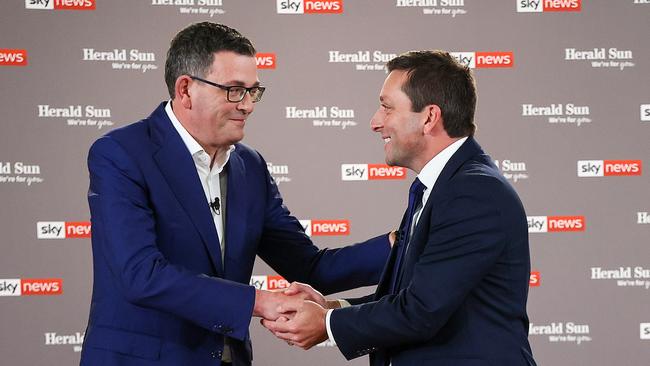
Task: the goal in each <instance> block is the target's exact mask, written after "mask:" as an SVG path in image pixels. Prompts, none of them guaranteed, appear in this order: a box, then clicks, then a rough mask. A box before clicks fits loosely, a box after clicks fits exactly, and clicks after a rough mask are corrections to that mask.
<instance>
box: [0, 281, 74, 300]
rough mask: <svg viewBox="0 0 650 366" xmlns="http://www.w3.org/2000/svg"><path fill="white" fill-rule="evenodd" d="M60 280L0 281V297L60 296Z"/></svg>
mask: <svg viewBox="0 0 650 366" xmlns="http://www.w3.org/2000/svg"><path fill="white" fill-rule="evenodd" d="M62 293H63V280H62V279H60V278H23V279H20V278H15V279H13V278H12V279H0V296H31V295H61V294H62Z"/></svg>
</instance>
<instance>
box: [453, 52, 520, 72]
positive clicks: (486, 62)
mask: <svg viewBox="0 0 650 366" xmlns="http://www.w3.org/2000/svg"><path fill="white" fill-rule="evenodd" d="M449 54H450V55H451V56H452V57H454V58H455V59H456V60H458V62H460V63H461V64H463V65H465V66H467V67H469V68H470V69H489V68H511V67H514V66H515V56H514V53H513V52H512V51H506V52H501V51H496V52H449Z"/></svg>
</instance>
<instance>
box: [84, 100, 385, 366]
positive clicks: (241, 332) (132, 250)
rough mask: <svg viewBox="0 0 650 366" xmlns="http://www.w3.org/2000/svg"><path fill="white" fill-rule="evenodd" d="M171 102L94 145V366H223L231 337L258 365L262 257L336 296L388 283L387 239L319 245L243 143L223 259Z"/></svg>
mask: <svg viewBox="0 0 650 366" xmlns="http://www.w3.org/2000/svg"><path fill="white" fill-rule="evenodd" d="M164 106H165V103H162V104H161V105H160V106H159V107H158V108H157V109H156V110H155V111H154V112H153V113H152V114H151V116H149V117H148V118H146V119H144V120H142V121H140V122H137V123H134V124H132V125H129V126H126V127H124V128H120V129H117V130H114V131H112V132H110V133H109V134H107V135H106V136H104V137H102V138H100V139H98V140H97V141H96V142H95V143H94V144H93V145H92V147H91V148H90V153H89V156H88V167H89V171H90V189H89V192H88V201H89V205H90V212H91V221H92V227H93V234H92V247H93V266H94V283H93V294H92V304H91V309H90V319H89V323H88V328H87V331H86V336H85V342H84V346H83V351H82V355H81V364H82V365H92V366H97V365H175V366H177V365H218V364H219V360H220V358H221V354H222V351H223V339H224V336H228V337H230V338H231V339H232V346H231V348H232V351H233V359H234V361H235V363H236V364H237V365H249V364H250V363H251V359H252V352H251V346H250V341H249V333H248V327H249V323H250V321H251V314H252V309H253V304H254V300H255V290H254V288H253V287H251V286H249V280H250V277H251V273H252V270H253V263H254V261H255V256H256V255H259V256H260V257H261V258H262V259H263V260H264V261H265V262H266V263H268V264H269V265H270V266H271V267H272V268H273V269H275V270H276V271H277V272H278V273H280V274H281V275H283V276H284V277H285V278H286V279H287V280H289V281H294V280H297V281H302V282H307V283H310V284H312V285H313V286H314V287H315V288H317V289H319V290H321V291H322V292H324V293H332V292H338V291H342V290H346V289H350V288H354V287H359V286H365V285H372V284H376V283H377V281H378V279H379V276H380V274H381V270H382V268H383V266H384V264H385V262H386V258H387V256H388V254H389V245H388V240H387V236H386V235H383V236H381V237H377V238H374V239H371V240H369V241H367V242H365V243H361V244H358V245H355V246H351V247H346V248H344V249H337V250H319V249H318V248H317V247H315V246H314V245H313V244H312V242H311V241H310V239H309V238H308V237H307V236H306V235H305V233H304V230H303V229H302V226H301V225H300V223H299V222H298V220H297V219H296V218H295V217H293V216H291V214H290V213H289V211H288V210H287V208H286V207H285V206H284V205H283V203H282V197H281V196H280V193H279V192H278V189H277V186H276V185H275V183H274V181H273V179H272V178H271V177H270V175H269V172H268V169H267V166H266V163H265V161H264V160H263V158H262V157H261V156H260V155H259V153H257V152H256V151H254V150H252V149H251V148H249V147H247V146H245V145H243V144H237V145H236V148H235V150H234V151H233V152H232V154H231V155H230V160H229V162H228V164H227V165H226V168H225V169H226V170H227V173H228V183H227V184H228V187H227V192H228V193H227V198H226V204H227V207H226V225H225V231H226V234H225V238H226V241H227V244H226V251H225V259H224V264H223V265H222V260H221V251H220V247H219V241H218V239H217V232H216V229H215V227H214V222H213V219H212V215H211V213H210V208H209V206H208V202H207V200H206V198H205V194H204V192H203V189H202V187H201V183H200V181H199V177H198V174H197V171H196V168H195V165H194V162H193V160H192V157H191V155H190V153H189V151H188V150H187V148H186V146H185V144H184V143H183V141H182V139H181V137H180V136H179V135H178V133H177V131H176V130H175V129H174V127H173V125H172V123H171V121H170V120H169V118H168V117H167V115H166V113H165V110H164Z"/></svg>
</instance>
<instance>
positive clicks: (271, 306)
mask: <svg viewBox="0 0 650 366" xmlns="http://www.w3.org/2000/svg"><path fill="white" fill-rule="evenodd" d="M302 301H303V300H302V298H301V297H299V296H287V295H285V294H284V293H283V292H279V291H264V290H255V305H254V306H253V316H256V317H260V318H264V319H268V320H276V319H278V318H279V317H280V316H287V314H281V313H279V312H278V308H279V307H280V305H283V304H285V303H287V302H302ZM296 306H297V305H296Z"/></svg>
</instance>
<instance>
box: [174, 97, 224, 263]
mask: <svg viewBox="0 0 650 366" xmlns="http://www.w3.org/2000/svg"><path fill="white" fill-rule="evenodd" d="M165 112H167V116H168V117H169V119H170V120H171V121H172V124H173V125H174V128H175V129H176V131H178V134H179V135H180V136H181V139H182V140H183V142H184V143H185V146H186V147H187V150H188V151H189V152H190V154H191V155H192V159H193V160H194V166H195V167H196V172H197V173H198V174H199V179H200V180H201V186H202V187H203V192H204V193H205V201H206V202H208V203H209V202H213V201H214V200H215V199H218V200H219V202H223V199H222V197H221V184H220V182H219V173H221V171H222V170H223V167H224V166H225V165H226V163H227V162H228V159H230V153H231V152H232V151H233V150H235V146H233V145H231V146H230V147H229V148H228V150H226V152H225V154H221V156H217V157H216V158H215V161H214V165H213V166H212V167H210V164H211V162H212V157H211V156H210V155H208V153H207V152H205V150H203V148H202V147H201V145H199V143H198V142H196V140H195V139H194V137H192V135H190V133H189V132H187V130H186V129H185V127H183V125H182V124H181V122H180V121H179V120H178V118H176V115H174V111H172V104H171V101H170V102H168V103H167V105H166V106H165ZM210 212H212V219H213V220H214V226H215V228H216V229H217V234H218V235H219V247H220V249H221V260H222V263H223V258H224V254H225V252H226V242H225V241H224V240H223V238H224V235H223V232H224V231H223V228H224V217H223V216H224V215H222V213H223V210H220V211H215V210H212V209H211V210H210Z"/></svg>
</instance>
